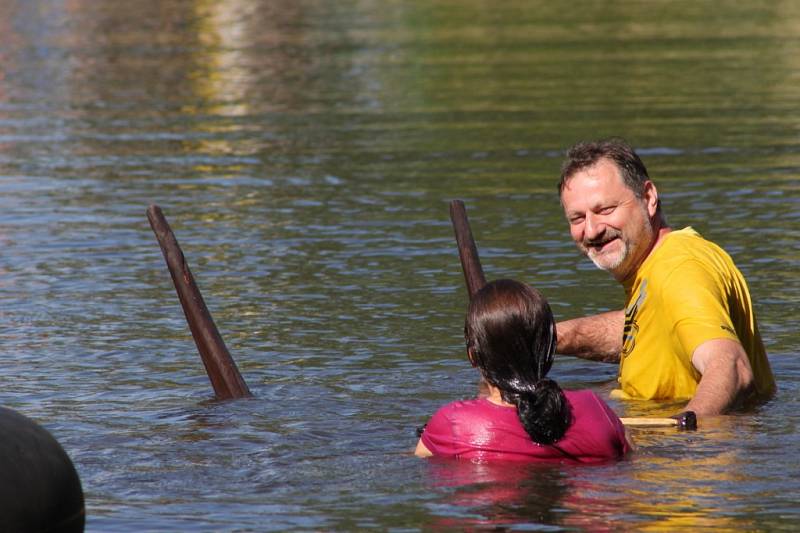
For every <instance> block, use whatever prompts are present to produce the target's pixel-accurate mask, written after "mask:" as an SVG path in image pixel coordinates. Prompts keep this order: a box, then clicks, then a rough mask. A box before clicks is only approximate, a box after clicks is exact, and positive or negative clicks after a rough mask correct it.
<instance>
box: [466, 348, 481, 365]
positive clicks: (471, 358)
mask: <svg viewBox="0 0 800 533" xmlns="http://www.w3.org/2000/svg"><path fill="white" fill-rule="evenodd" d="M467 359H469V364H471V365H472V366H478V360H477V359H476V358H475V352H473V351H472V348H467Z"/></svg>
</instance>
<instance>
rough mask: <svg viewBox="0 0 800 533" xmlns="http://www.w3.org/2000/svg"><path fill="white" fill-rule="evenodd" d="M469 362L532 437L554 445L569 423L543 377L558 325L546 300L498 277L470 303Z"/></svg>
mask: <svg viewBox="0 0 800 533" xmlns="http://www.w3.org/2000/svg"><path fill="white" fill-rule="evenodd" d="M464 336H465V338H466V341H467V350H468V353H469V354H470V355H469V357H470V361H473V364H474V365H475V366H477V367H479V368H480V370H481V373H482V374H483V377H484V378H485V379H486V381H487V382H489V383H491V384H492V385H493V386H495V387H497V388H498V389H500V394H501V396H502V398H503V400H504V401H506V402H508V403H512V404H514V405H516V406H517V414H518V416H519V419H520V422H522V426H523V427H524V428H525V431H526V432H527V433H528V435H530V437H531V440H533V441H534V442H536V443H539V444H552V443H554V442H556V441H558V440H559V439H561V438H562V437H563V436H564V434H565V433H566V432H567V428H569V425H570V424H571V422H572V412H571V410H570V407H569V403H568V402H567V398H566V397H565V396H564V392H563V391H562V390H561V388H560V387H559V386H558V384H557V383H556V382H555V381H553V380H552V379H547V378H545V375H546V374H547V372H548V371H549V370H550V367H551V365H552V363H553V359H554V356H555V351H556V340H557V339H556V328H555V319H554V318H553V313H552V311H551V310H550V306H549V305H548V304H547V301H546V300H545V299H544V298H543V297H542V295H541V294H539V292H538V291H537V290H536V289H533V288H532V287H530V286H528V285H525V284H524V283H520V282H518V281H514V280H507V279H506V280H496V281H493V282H491V283H489V284H487V285H486V286H485V287H483V288H482V289H481V290H480V291H478V292H477V293H476V294H475V296H473V298H472V301H471V302H470V306H469V310H468V311H467V318H466V322H465V325H464Z"/></svg>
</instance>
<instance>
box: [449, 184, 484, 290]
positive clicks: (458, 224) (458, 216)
mask: <svg viewBox="0 0 800 533" xmlns="http://www.w3.org/2000/svg"><path fill="white" fill-rule="evenodd" d="M450 220H452V221H453V229H454V230H455V233H456V245H457V246H458V257H459V258H460V259H461V269H462V270H463V271H464V280H465V281H466V282H467V292H468V293H469V297H470V298H472V297H473V296H474V295H475V293H476V292H478V291H479V290H481V289H482V288H483V286H484V285H486V276H484V275H483V268H481V260H480V258H479V257H478V247H477V246H476V245H475V239H473V237H472V229H470V227H469V219H468V218H467V209H466V208H465V207H464V202H462V201H461V200H453V201H452V202H450Z"/></svg>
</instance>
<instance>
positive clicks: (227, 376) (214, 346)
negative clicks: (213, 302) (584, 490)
mask: <svg viewBox="0 0 800 533" xmlns="http://www.w3.org/2000/svg"><path fill="white" fill-rule="evenodd" d="M147 219H148V220H149V221H150V227H151V228H153V232H154V233H155V234H156V238H157V239H158V244H159V245H160V246H161V251H162V252H163V254H164V259H165V260H166V262H167V268H168V269H169V273H170V275H171V276H172V282H173V283H174V284H175V290H176V291H177V293H178V299H179V300H180V302H181V307H183V313H184V314H185V315H186V322H188V324H189V329H190V330H191V332H192V337H193V338H194V342H195V344H196V345H197V351H198V352H200V357H201V358H202V360H203V365H204V366H205V367H206V373H207V374H208V378H209V379H210V380H211V386H212V387H213V388H214V395H215V396H216V398H217V399H218V400H230V399H235V398H246V397H249V396H252V394H251V393H250V389H248V388H247V384H246V383H245V382H244V378H242V375H241V374H240V373H239V369H238V368H237V367H236V362H235V361H234V360H233V357H231V354H230V352H229V351H228V348H227V347H226V346H225V342H224V341H223V340H222V336H221V335H220V334H219V330H217V326H216V324H214V319H213V318H211V313H210V312H209V311H208V307H206V303H205V301H204V300H203V295H202V294H200V289H199V288H198V287H197V284H196V283H195V281H194V277H193V276H192V273H191V271H190V270H189V265H188V264H187V263H186V258H185V257H184V256H183V251H182V250H181V247H180V246H179V245H178V240H177V239H176V238H175V234H173V233H172V228H170V226H169V223H167V219H166V218H164V214H163V213H162V212H161V208H160V207H158V206H157V205H151V206H150V207H148V208H147Z"/></svg>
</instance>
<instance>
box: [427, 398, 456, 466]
mask: <svg viewBox="0 0 800 533" xmlns="http://www.w3.org/2000/svg"><path fill="white" fill-rule="evenodd" d="M448 407H449V406H448V405H445V406H444V407H442V408H440V409H439V410H438V411H436V412H435V413H434V414H433V416H432V417H431V419H430V420H429V421H428V424H427V425H426V426H425V431H423V432H422V437H420V438H421V439H422V443H423V444H424V445H425V447H426V448H428V450H430V452H431V453H432V454H433V455H453V441H454V438H453V425H452V423H451V422H450V418H449V416H448V411H449V409H448Z"/></svg>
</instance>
